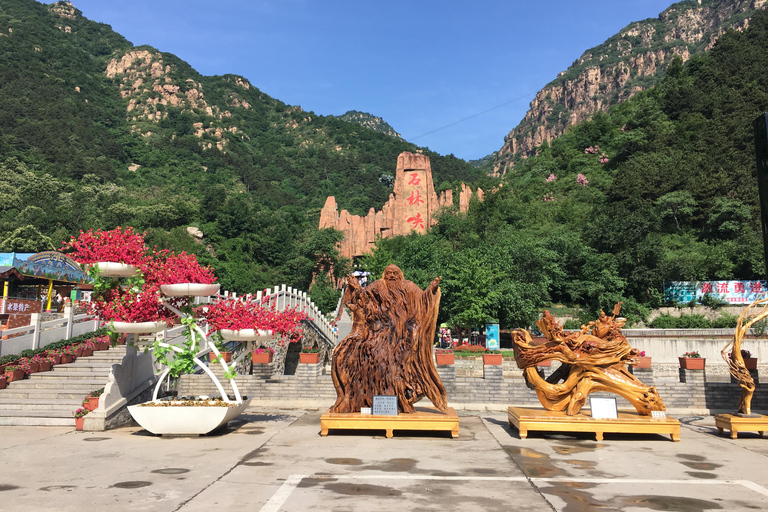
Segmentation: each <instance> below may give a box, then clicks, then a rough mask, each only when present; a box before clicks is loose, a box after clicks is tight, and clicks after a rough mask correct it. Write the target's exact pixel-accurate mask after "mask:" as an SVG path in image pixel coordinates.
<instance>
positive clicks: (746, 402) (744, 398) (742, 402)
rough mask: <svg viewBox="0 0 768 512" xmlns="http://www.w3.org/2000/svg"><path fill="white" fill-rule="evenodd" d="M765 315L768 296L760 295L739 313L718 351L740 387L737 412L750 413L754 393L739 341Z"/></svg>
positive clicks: (766, 313) (767, 314) (753, 386)
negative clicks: (731, 331) (730, 338)
mask: <svg viewBox="0 0 768 512" xmlns="http://www.w3.org/2000/svg"><path fill="white" fill-rule="evenodd" d="M766 317H768V296H766V295H761V296H759V297H758V298H757V299H756V300H755V301H754V302H753V303H752V304H750V305H749V306H748V307H747V309H745V310H744V311H743V312H742V313H741V315H739V319H738V321H737V322H736V331H735V332H734V334H733V339H732V340H731V341H729V342H728V344H727V345H726V346H725V347H723V350H721V351H720V355H721V356H722V357H723V359H725V362H726V363H728V371H729V372H731V375H733V378H734V379H736V380H737V381H739V386H740V387H741V398H740V399H739V414H742V415H751V414H752V395H754V393H755V381H754V380H753V379H752V376H751V375H750V374H749V370H747V367H746V366H745V365H744V358H743V357H742V355H741V341H742V340H743V339H744V335H746V334H747V333H748V332H749V329H750V327H752V325H753V324H755V323H756V322H759V321H760V320H763V319H764V318H766Z"/></svg>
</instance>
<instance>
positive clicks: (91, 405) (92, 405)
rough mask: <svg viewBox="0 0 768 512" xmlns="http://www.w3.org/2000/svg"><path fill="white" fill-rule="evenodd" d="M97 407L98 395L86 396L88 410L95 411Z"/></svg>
mask: <svg viewBox="0 0 768 512" xmlns="http://www.w3.org/2000/svg"><path fill="white" fill-rule="evenodd" d="M98 407H99V397H97V396H89V397H88V410H89V411H95V410H96V409H97V408H98Z"/></svg>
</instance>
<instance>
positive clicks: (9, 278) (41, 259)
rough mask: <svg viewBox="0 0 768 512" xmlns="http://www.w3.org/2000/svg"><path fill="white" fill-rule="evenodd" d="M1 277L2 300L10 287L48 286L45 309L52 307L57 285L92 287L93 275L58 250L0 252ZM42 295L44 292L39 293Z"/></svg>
mask: <svg viewBox="0 0 768 512" xmlns="http://www.w3.org/2000/svg"><path fill="white" fill-rule="evenodd" d="M0 280H2V281H3V301H5V300H6V299H7V298H8V294H9V290H10V289H11V288H12V287H18V286H24V287H27V286H35V285H36V286H37V287H38V289H39V290H42V287H43V286H46V288H47V294H46V297H45V298H46V309H48V310H50V309H51V298H52V295H53V290H54V287H56V288H57V289H60V288H61V289H64V290H71V289H73V288H75V287H80V288H83V286H86V287H90V282H91V278H90V277H89V276H88V274H86V273H85V272H83V269H82V268H80V265H79V264H78V263H77V262H76V261H75V260H73V259H72V258H70V257H69V256H67V255H65V254H62V253H60V252H56V251H44V252H39V253H37V254H33V253H14V252H6V253H0ZM36 295H37V298H40V296H41V295H42V293H37V294H36Z"/></svg>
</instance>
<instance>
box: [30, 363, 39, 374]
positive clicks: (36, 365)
mask: <svg viewBox="0 0 768 512" xmlns="http://www.w3.org/2000/svg"><path fill="white" fill-rule="evenodd" d="M39 371H40V363H29V373H37V372H39Z"/></svg>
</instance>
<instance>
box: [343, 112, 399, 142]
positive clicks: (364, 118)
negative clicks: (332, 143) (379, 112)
mask: <svg viewBox="0 0 768 512" xmlns="http://www.w3.org/2000/svg"><path fill="white" fill-rule="evenodd" d="M338 117H339V119H341V120H342V121H347V122H350V123H357V124H359V125H360V126H364V127H366V128H370V129H371V130H374V131H377V132H380V133H383V134H384V135H389V136H390V137H396V138H398V139H402V138H403V137H402V135H400V134H399V133H397V132H396V131H395V129H394V128H392V127H391V126H390V125H389V123H387V122H386V121H384V119H382V118H380V117H378V116H374V115H372V114H369V113H367V112H358V111H357V110H350V111H348V112H347V113H345V114H344V115H342V116H338Z"/></svg>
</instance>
